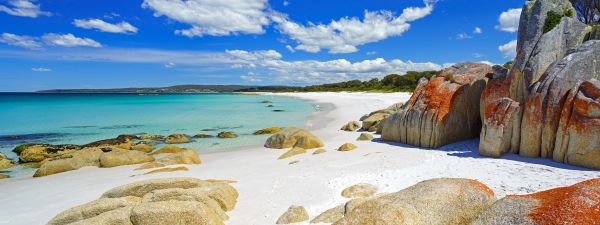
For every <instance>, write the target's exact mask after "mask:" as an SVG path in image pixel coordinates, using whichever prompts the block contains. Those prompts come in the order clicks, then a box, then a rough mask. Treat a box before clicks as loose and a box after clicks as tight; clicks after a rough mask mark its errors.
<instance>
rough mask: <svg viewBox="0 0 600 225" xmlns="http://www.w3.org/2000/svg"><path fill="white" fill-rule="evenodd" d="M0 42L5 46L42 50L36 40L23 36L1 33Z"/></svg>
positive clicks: (40, 44)
mask: <svg viewBox="0 0 600 225" xmlns="http://www.w3.org/2000/svg"><path fill="white" fill-rule="evenodd" d="M0 42H2V43H4V44H7V45H12V46H18V47H23V48H29V49H40V48H42V43H40V42H39V41H38V40H37V38H35V37H31V36H25V35H16V34H11V33H2V36H0Z"/></svg>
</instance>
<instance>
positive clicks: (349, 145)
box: [338, 143, 356, 152]
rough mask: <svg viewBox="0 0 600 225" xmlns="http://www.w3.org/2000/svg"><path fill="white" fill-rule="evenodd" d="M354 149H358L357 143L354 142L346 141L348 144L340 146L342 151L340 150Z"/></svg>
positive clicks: (339, 149)
mask: <svg viewBox="0 0 600 225" xmlns="http://www.w3.org/2000/svg"><path fill="white" fill-rule="evenodd" d="M354 149H356V145H354V144H352V143H346V144H343V145H342V146H340V147H339V148H338V151H340V152H349V151H352V150H354Z"/></svg>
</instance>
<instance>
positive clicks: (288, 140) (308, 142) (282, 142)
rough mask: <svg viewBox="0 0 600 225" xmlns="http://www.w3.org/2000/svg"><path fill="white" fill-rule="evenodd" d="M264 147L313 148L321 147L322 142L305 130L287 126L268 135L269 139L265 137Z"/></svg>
mask: <svg viewBox="0 0 600 225" xmlns="http://www.w3.org/2000/svg"><path fill="white" fill-rule="evenodd" d="M265 147H266V148H276V149H283V148H291V147H300V148H303V149H313V148H320V147H323V142H322V141H321V139H319V138H318V137H316V136H315V135H313V134H312V133H310V132H308V131H306V130H303V129H300V128H296V127H288V128H285V129H283V130H281V131H280V132H277V133H276V134H273V135H272V136H271V137H269V139H267V141H266V142H265Z"/></svg>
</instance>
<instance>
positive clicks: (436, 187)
mask: <svg viewBox="0 0 600 225" xmlns="http://www.w3.org/2000/svg"><path fill="white" fill-rule="evenodd" d="M495 200H496V198H495V197H494V192H493V191H492V190H491V189H489V188H488V187H487V186H485V185H484V184H482V183H480V182H478V181H475V180H469V179H450V178H441V179H432V180H427V181H423V182H420V183H418V184H415V185H413V186H411V187H408V188H406V189H404V190H402V191H399V192H396V193H391V194H386V195H382V196H380V197H376V198H373V199H371V200H367V201H365V202H362V203H360V204H359V205H358V206H356V207H354V208H353V209H351V210H346V215H345V216H344V218H343V219H341V220H339V221H337V222H336V223H334V224H335V225H350V224H407V225H408V224H410V225H419V224H423V225H427V224H469V223H470V222H471V221H472V220H473V219H476V218H477V216H478V215H479V214H480V213H481V212H483V211H484V210H485V209H487V208H488V207H489V206H490V205H492V203H494V201H495Z"/></svg>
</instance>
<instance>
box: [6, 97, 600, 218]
mask: <svg viewBox="0 0 600 225" xmlns="http://www.w3.org/2000/svg"><path fill="white" fill-rule="evenodd" d="M277 94H278V95H279V94H281V95H286V96H292V97H297V98H301V99H305V100H307V101H310V102H313V103H315V104H318V105H323V104H331V106H333V107H332V108H328V107H325V106H324V108H325V109H324V110H323V111H318V112H315V113H313V115H312V117H311V118H309V121H308V123H310V126H309V129H308V130H309V131H310V132H312V133H313V134H315V135H316V136H318V137H320V138H321V139H322V140H323V142H324V143H325V148H324V149H326V150H327V152H325V153H324V154H320V155H312V154H311V153H312V150H310V151H309V153H308V154H302V155H298V156H295V157H292V158H289V159H285V160H277V158H278V157H279V156H280V155H281V154H283V153H284V152H285V151H286V150H276V149H266V148H264V147H262V146H261V147H251V148H247V149H241V150H236V151H228V152H214V153H208V154H206V153H202V154H200V158H201V159H202V164H199V165H185V166H186V167H188V168H189V171H178V172H173V173H158V174H151V175H141V176H140V174H142V173H143V172H141V171H134V169H135V168H137V167H139V166H140V165H132V166H121V167H115V168H92V167H86V168H82V169H79V170H76V171H69V172H65V173H60V174H55V175H51V176H47V177H39V178H31V177H24V178H18V179H9V180H5V181H0V190H2V191H1V192H0V199H4V200H5V201H6V202H10V205H8V204H6V205H5V206H4V207H0V224H11V225H12V224H45V223H46V222H47V221H48V220H49V219H51V218H52V217H54V216H55V215H56V214H57V213H59V212H61V211H63V210H66V209H69V208H71V207H74V206H77V205H80V204H83V203H86V202H89V201H91V200H94V199H97V198H98V197H99V196H100V195H101V194H102V193H104V192H105V191H107V190H109V189H111V188H114V187H117V186H120V185H123V184H128V183H132V182H135V181H141V180H148V179H155V178H167V177H194V178H199V179H224V180H233V181H236V183H233V184H232V185H233V186H234V187H235V188H236V189H237V190H238V192H239V194H240V195H239V198H238V202H237V205H236V207H235V209H234V210H233V211H231V212H230V213H228V215H229V216H230V219H229V220H228V221H225V223H226V224H230V225H265V224H274V223H275V221H276V220H277V218H278V217H279V216H280V215H281V214H282V213H283V212H285V210H287V208H288V207H289V206H290V205H302V206H304V207H305V208H306V209H307V211H308V214H309V216H310V218H311V219H312V218H314V217H315V216H317V215H318V214H320V213H321V212H323V211H324V210H326V209H329V208H332V207H335V206H337V205H339V204H341V203H343V202H345V201H347V199H345V198H343V197H342V196H341V195H340V192H341V190H343V189H344V188H346V187H349V186H351V185H354V184H357V183H370V184H373V185H376V186H377V187H379V193H386V192H387V193H389V192H397V191H399V190H401V189H403V188H406V187H408V186H410V185H413V184H415V183H417V182H420V181H423V180H426V179H431V178H439V177H455V178H470V179H477V180H479V181H481V182H482V183H484V184H486V185H488V186H489V187H490V188H492V189H493V191H494V192H495V193H496V196H497V197H502V196H504V195H507V194H525V193H532V192H537V191H541V190H546V189H550V188H555V187H560V186H566V185H571V184H574V183H577V182H580V181H583V180H587V179H591V178H596V177H600V174H599V173H598V172H597V171H593V170H587V169H584V168H580V167H573V166H568V165H564V164H560V163H555V162H553V161H551V160H548V159H529V158H521V157H518V156H512V155H508V156H505V157H502V158H499V159H495V158H483V157H480V156H478V155H477V154H476V153H475V152H476V149H477V146H478V140H477V139H473V140H467V141H462V142H458V143H455V144H451V145H447V146H444V147H442V148H439V149H423V148H417V147H412V146H407V145H402V144H397V143H385V142H380V141H378V140H377V139H376V140H375V141H373V142H359V141H356V138H357V137H358V135H359V134H360V133H359V132H345V131H341V130H339V128H340V127H341V126H342V125H343V124H345V123H346V122H348V121H351V120H358V118H360V116H362V115H363V114H365V113H368V112H371V111H374V110H378V109H381V108H386V107H387V106H389V105H392V104H393V103H396V102H400V101H406V100H407V99H408V97H410V94H407V93H392V94H373V93H277ZM327 106H329V105H327ZM376 137H379V136H378V135H376ZM347 142H350V143H354V144H356V145H357V146H358V148H357V149H356V150H354V151H351V152H338V151H336V150H335V149H336V148H337V147H339V146H340V145H341V144H343V143H347ZM292 161H299V162H298V163H296V164H293V165H289V163H290V162H292ZM474 168H477V169H474ZM40 196H43V197H40ZM298 224H308V222H306V223H298Z"/></svg>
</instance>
